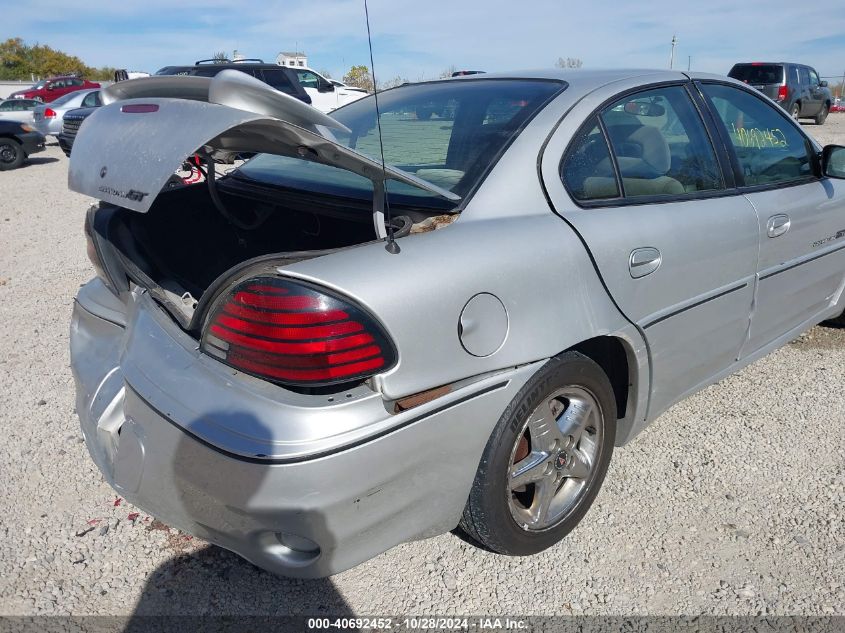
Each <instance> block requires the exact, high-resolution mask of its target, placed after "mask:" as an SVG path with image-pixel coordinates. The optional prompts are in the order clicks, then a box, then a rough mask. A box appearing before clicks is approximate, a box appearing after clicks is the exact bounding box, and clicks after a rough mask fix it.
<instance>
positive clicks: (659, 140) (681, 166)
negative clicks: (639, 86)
mask: <svg viewBox="0 0 845 633" xmlns="http://www.w3.org/2000/svg"><path fill="white" fill-rule="evenodd" d="M601 118H602V121H603V122H604V126H605V129H606V130H607V134H608V138H609V141H610V147H611V150H612V152H613V155H614V158H615V160H616V164H617V166H618V169H619V174H620V176H621V178H622V193H623V195H624V196H625V197H626V198H630V197H635V196H653V195H678V194H683V193H688V192H697V191H713V190H717V189H722V188H724V185H723V182H722V175H721V170H720V169H719V165H718V162H717V160H716V154H715V152H714V150H713V146H712V144H711V143H710V139H709V138H708V136H707V132H706V130H705V128H704V124H703V123H702V121H701V118H700V117H699V115H698V112H697V111H696V109H695V106H694V105H693V103H692V100H691V99H690V97H689V95H688V94H687V91H686V90H685V89H684V88H683V87H681V86H669V87H665V88H656V89H654V90H648V91H645V92H640V93H636V94H634V95H631V96H627V97H623V98H622V99H620V100H619V101H617V102H616V103H614V104H612V105H611V106H610V107H608V108H606V109H605V111H604V112H602V114H601Z"/></svg>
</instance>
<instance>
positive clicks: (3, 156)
mask: <svg viewBox="0 0 845 633" xmlns="http://www.w3.org/2000/svg"><path fill="white" fill-rule="evenodd" d="M15 158H17V152H16V151H15V148H14V147H12V146H11V145H9V144H8V143H3V144H0V162H3V163H13V162H15Z"/></svg>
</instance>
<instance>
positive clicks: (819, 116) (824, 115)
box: [816, 103, 830, 125]
mask: <svg viewBox="0 0 845 633" xmlns="http://www.w3.org/2000/svg"><path fill="white" fill-rule="evenodd" d="M829 112H830V106H829V105H828V104H827V103H825V104H824V105H823V106H822V109H821V112H819V113H818V114H817V115H816V125H824V122H825V119H827V115H828V113H829Z"/></svg>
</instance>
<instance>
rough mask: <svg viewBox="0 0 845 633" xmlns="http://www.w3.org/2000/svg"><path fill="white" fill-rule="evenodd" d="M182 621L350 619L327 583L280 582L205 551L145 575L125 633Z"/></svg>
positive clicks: (220, 552)
mask: <svg viewBox="0 0 845 633" xmlns="http://www.w3.org/2000/svg"><path fill="white" fill-rule="evenodd" d="M184 615H190V616H244V615H250V616H265V617H267V616H269V617H272V616H288V615H296V616H301V615H311V616H329V615H331V616H332V617H337V616H340V617H343V616H352V615H354V614H353V612H352V610H351V608H350V607H349V605H348V604H347V603H346V601H345V600H344V598H343V596H341V595H340V593H339V592H338V591H337V589H336V588H335V586H334V584H333V583H332V581H331V580H330V579H328V578H320V579H317V580H300V579H294V578H282V577H279V576H275V575H273V574H271V573H269V572H266V571H264V570H263V569H260V568H258V567H256V566H255V565H253V564H252V563H249V562H247V561H246V560H244V559H243V558H241V557H240V556H238V555H236V554H233V553H231V552H229V551H227V550H224V549H222V548H219V547H216V546H213V545H209V546H206V547H203V548H201V549H199V550H197V551H195V552H192V553H191V554H181V555H178V556H175V557H174V558H172V559H170V560H168V561H167V562H166V563H164V564H162V565H161V566H159V567H158V569H156V570H155V571H154V572H153V573H152V574H150V576H149V577H148V578H147V584H146V585H145V586H144V589H143V591H142V593H141V597H140V599H139V600H138V603H137V605H136V606H135V610H134V612H133V614H132V616H131V617H130V619H129V621H128V622H127V627H126V631H142V630H147V628H146V627H147V626H148V625H149V624H150V620H151V618H150V616H184Z"/></svg>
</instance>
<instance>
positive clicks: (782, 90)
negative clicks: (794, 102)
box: [778, 86, 786, 101]
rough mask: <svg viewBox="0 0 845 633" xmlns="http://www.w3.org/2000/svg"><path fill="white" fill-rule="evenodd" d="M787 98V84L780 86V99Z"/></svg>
mask: <svg viewBox="0 0 845 633" xmlns="http://www.w3.org/2000/svg"><path fill="white" fill-rule="evenodd" d="M785 100H786V86H780V87H779V88H778V101H785Z"/></svg>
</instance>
